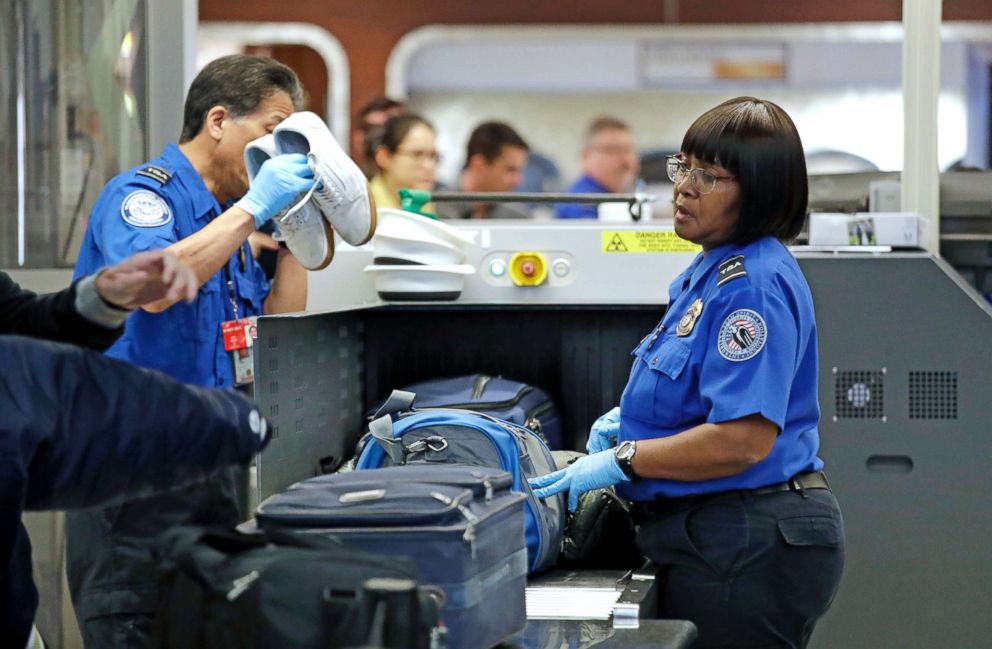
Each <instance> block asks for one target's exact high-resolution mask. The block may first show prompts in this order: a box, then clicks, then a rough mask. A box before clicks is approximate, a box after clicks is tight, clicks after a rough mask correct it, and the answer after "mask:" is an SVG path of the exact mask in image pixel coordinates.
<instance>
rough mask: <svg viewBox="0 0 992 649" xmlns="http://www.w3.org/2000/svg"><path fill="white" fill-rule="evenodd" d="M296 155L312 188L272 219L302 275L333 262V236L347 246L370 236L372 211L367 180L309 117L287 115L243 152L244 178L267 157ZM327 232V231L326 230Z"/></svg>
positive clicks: (318, 121) (318, 122)
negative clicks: (310, 172)
mask: <svg viewBox="0 0 992 649" xmlns="http://www.w3.org/2000/svg"><path fill="white" fill-rule="evenodd" d="M283 153H302V154H304V155H305V156H307V164H308V165H309V166H310V168H311V169H312V170H313V174H314V178H315V180H316V183H315V184H314V186H313V187H312V188H311V189H310V191H308V192H306V193H305V194H301V195H300V199H299V200H297V201H296V202H295V203H294V204H293V205H292V206H291V207H289V208H288V209H286V210H285V211H284V212H282V213H281V214H279V215H277V216H276V217H275V219H274V220H275V223H276V225H277V226H278V227H279V232H280V234H281V236H282V239H283V241H285V242H286V246H287V247H288V248H289V250H290V252H292V253H293V255H294V256H295V257H296V259H297V260H298V261H299V262H300V264H301V265H302V266H303V267H304V268H306V269H308V270H320V269H321V268H324V267H326V266H327V265H328V264H329V263H331V259H333V257H334V231H337V233H338V234H340V235H341V238H342V239H344V240H345V241H347V242H348V243H350V244H351V245H353V246H358V245H361V244H363V243H365V242H366V241H368V240H369V239H371V238H372V235H373V234H374V233H375V224H376V218H375V216H376V215H375V210H374V209H373V207H372V205H371V203H370V202H369V190H368V181H367V180H366V179H365V174H363V173H362V170H361V169H359V168H358V165H356V164H355V163H354V162H353V161H352V159H351V158H349V157H348V154H347V153H345V152H344V150H343V149H342V148H341V146H340V145H339V144H338V143H337V140H335V139H334V136H333V135H331V132H330V130H328V128H327V125H326V124H324V120H322V119H321V118H320V117H318V116H317V115H315V114H314V113H311V112H300V113H293V114H292V115H290V116H289V117H287V118H286V119H285V120H283V122H282V123H281V124H279V125H278V126H277V127H276V128H275V130H274V131H273V132H272V133H270V134H268V135H264V136H262V137H260V138H258V139H257V140H254V141H252V142H249V143H248V145H247V146H246V147H245V167H246V168H247V170H248V179H249V180H254V179H255V175H256V174H257V173H258V170H259V169H260V168H261V166H262V163H264V162H265V161H266V160H268V159H269V158H272V157H275V156H277V155H280V154H283ZM332 228H333V230H332Z"/></svg>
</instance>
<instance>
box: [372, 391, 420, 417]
mask: <svg viewBox="0 0 992 649" xmlns="http://www.w3.org/2000/svg"><path fill="white" fill-rule="evenodd" d="M416 398H417V395H416V394H414V393H413V392H407V391H405V390H393V392H392V394H390V395H389V398H388V399H386V402H385V403H383V404H382V405H381V406H379V409H378V410H376V411H375V414H374V415H372V418H373V419H378V418H379V417H382V416H384V415H395V414H396V413H399V412H406V411H409V410H413V401H414V399H416Z"/></svg>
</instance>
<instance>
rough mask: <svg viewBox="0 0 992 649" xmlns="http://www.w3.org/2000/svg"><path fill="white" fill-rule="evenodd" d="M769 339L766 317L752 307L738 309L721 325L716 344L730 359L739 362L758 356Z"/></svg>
mask: <svg viewBox="0 0 992 649" xmlns="http://www.w3.org/2000/svg"><path fill="white" fill-rule="evenodd" d="M767 339H768V328H767V327H766V326H765V320H764V318H762V317H761V316H760V315H758V313H757V312H756V311H752V310H751V309H738V310H736V311H734V312H733V313H731V314H730V315H728V316H727V318H726V319H725V320H724V321H723V324H722V325H720V333H719V334H718V337H717V343H716V346H717V349H718V350H719V351H720V355H721V356H723V357H724V358H726V359H727V360H728V361H734V362H739V361H746V360H748V359H751V358H754V357H755V356H757V355H758V352H760V351H761V350H762V348H763V347H764V346H765V341H766V340H767Z"/></svg>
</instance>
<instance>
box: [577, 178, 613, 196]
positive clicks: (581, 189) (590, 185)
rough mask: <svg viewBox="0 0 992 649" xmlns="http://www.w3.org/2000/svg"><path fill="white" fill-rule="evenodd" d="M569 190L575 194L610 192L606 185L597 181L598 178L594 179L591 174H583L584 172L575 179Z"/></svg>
mask: <svg viewBox="0 0 992 649" xmlns="http://www.w3.org/2000/svg"><path fill="white" fill-rule="evenodd" d="M570 191H571V192H572V193H576V194H610V193H612V192H610V190H609V189H608V188H607V187H606V185H604V184H602V183H601V182H599V181H598V180H596V179H595V178H593V177H592V176H589V175H585V174H583V176H582V177H581V178H579V179H578V180H577V181H575V184H574V185H572V187H571V190H570Z"/></svg>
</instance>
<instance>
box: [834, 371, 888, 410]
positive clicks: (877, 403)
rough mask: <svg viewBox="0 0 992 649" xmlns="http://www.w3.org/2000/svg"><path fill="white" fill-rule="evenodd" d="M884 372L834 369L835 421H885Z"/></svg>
mask: <svg viewBox="0 0 992 649" xmlns="http://www.w3.org/2000/svg"><path fill="white" fill-rule="evenodd" d="M884 377H885V370H844V371H838V370H837V369H834V417H835V418H836V419H882V420H884V419H885V383H884Z"/></svg>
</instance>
